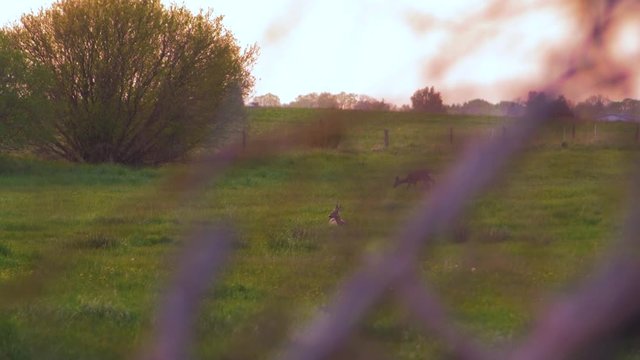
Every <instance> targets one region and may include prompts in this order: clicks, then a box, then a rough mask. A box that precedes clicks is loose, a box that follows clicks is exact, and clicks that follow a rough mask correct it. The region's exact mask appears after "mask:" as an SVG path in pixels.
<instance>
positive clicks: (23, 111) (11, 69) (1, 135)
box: [0, 30, 49, 150]
mask: <svg viewBox="0 0 640 360" xmlns="http://www.w3.org/2000/svg"><path fill="white" fill-rule="evenodd" d="M48 80H49V79H48V78H47V77H46V73H45V72H43V71H42V69H39V68H38V67H34V66H29V64H28V62H27V60H26V58H25V57H24V56H23V54H22V53H21V52H19V51H18V50H16V49H15V47H14V46H13V44H12V43H11V40H10V38H9V37H8V36H7V34H6V33H5V31H3V30H0V150H11V149H13V150H15V149H17V148H19V147H22V146H24V145H27V144H28V141H29V139H30V138H31V137H32V136H33V135H34V134H33V131H34V128H35V125H36V124H37V121H38V120H41V119H43V118H45V117H46V113H47V110H48V109H47V106H46V98H45V97H44V92H43V87H44V86H45V84H46V83H47V81H48Z"/></svg>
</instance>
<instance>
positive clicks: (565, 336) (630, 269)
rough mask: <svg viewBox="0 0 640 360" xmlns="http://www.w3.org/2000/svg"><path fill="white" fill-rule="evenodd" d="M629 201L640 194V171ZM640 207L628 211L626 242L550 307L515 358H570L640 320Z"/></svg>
mask: <svg viewBox="0 0 640 360" xmlns="http://www.w3.org/2000/svg"><path fill="white" fill-rule="evenodd" d="M636 172H637V174H636V176H635V178H634V180H635V181H633V183H632V186H631V196H630V197H629V198H630V199H633V200H632V201H635V200H637V199H638V197H639V196H640V191H639V189H638V184H640V168H639V169H638V171H636ZM638 259H640V205H638V204H637V203H634V204H633V205H632V207H631V209H630V211H629V213H628V216H627V220H626V224H625V228H624V233H623V237H622V239H621V241H620V242H619V243H618V244H617V247H616V248H615V249H614V250H613V252H612V254H611V255H610V256H609V260H608V261H606V262H605V263H604V264H603V265H602V266H601V267H600V269H598V270H597V271H595V273H594V274H593V275H591V276H590V279H588V280H586V281H585V283H584V284H583V285H582V286H581V287H580V288H579V289H578V290H576V291H574V292H573V293H571V294H569V295H567V296H565V297H564V298H563V299H560V300H558V301H557V302H556V303H554V304H552V305H551V306H549V308H548V309H547V310H546V312H544V313H543V314H542V315H541V316H540V317H539V319H538V321H537V324H536V325H535V327H534V329H533V331H532V333H531V335H530V336H529V337H528V338H527V339H525V340H524V342H523V344H522V345H521V346H520V347H519V348H517V349H516V350H515V351H514V352H513V354H512V356H511V358H513V359H525V360H526V359H550V358H553V359H565V358H568V357H569V356H570V355H572V354H574V353H575V352H576V351H577V350H579V349H581V348H586V347H588V346H589V345H593V344H594V343H596V342H597V340H598V338H601V337H604V336H605V335H607V334H612V333H614V332H615V330H618V329H619V328H621V327H623V326H624V325H626V324H627V323H628V322H630V321H635V320H637V318H638V316H640V302H639V301H638V298H640V262H638Z"/></svg>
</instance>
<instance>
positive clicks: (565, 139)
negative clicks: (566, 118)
mask: <svg viewBox="0 0 640 360" xmlns="http://www.w3.org/2000/svg"><path fill="white" fill-rule="evenodd" d="M565 141H567V127H566V126H563V127H562V142H565Z"/></svg>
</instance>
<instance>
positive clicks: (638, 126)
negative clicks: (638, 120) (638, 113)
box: [636, 124, 640, 143]
mask: <svg viewBox="0 0 640 360" xmlns="http://www.w3.org/2000/svg"><path fill="white" fill-rule="evenodd" d="M638 142H640V124H636V143H638Z"/></svg>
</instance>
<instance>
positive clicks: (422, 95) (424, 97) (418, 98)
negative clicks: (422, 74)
mask: <svg viewBox="0 0 640 360" xmlns="http://www.w3.org/2000/svg"><path fill="white" fill-rule="evenodd" d="M411 105H412V107H413V110H415V111H421V112H427V113H432V114H443V113H445V112H446V109H445V107H444V105H443V103H442V97H441V96H440V93H439V92H437V91H435V89H434V88H433V86H432V87H430V88H429V87H425V88H423V89H419V90H416V92H414V93H413V95H412V96H411Z"/></svg>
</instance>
